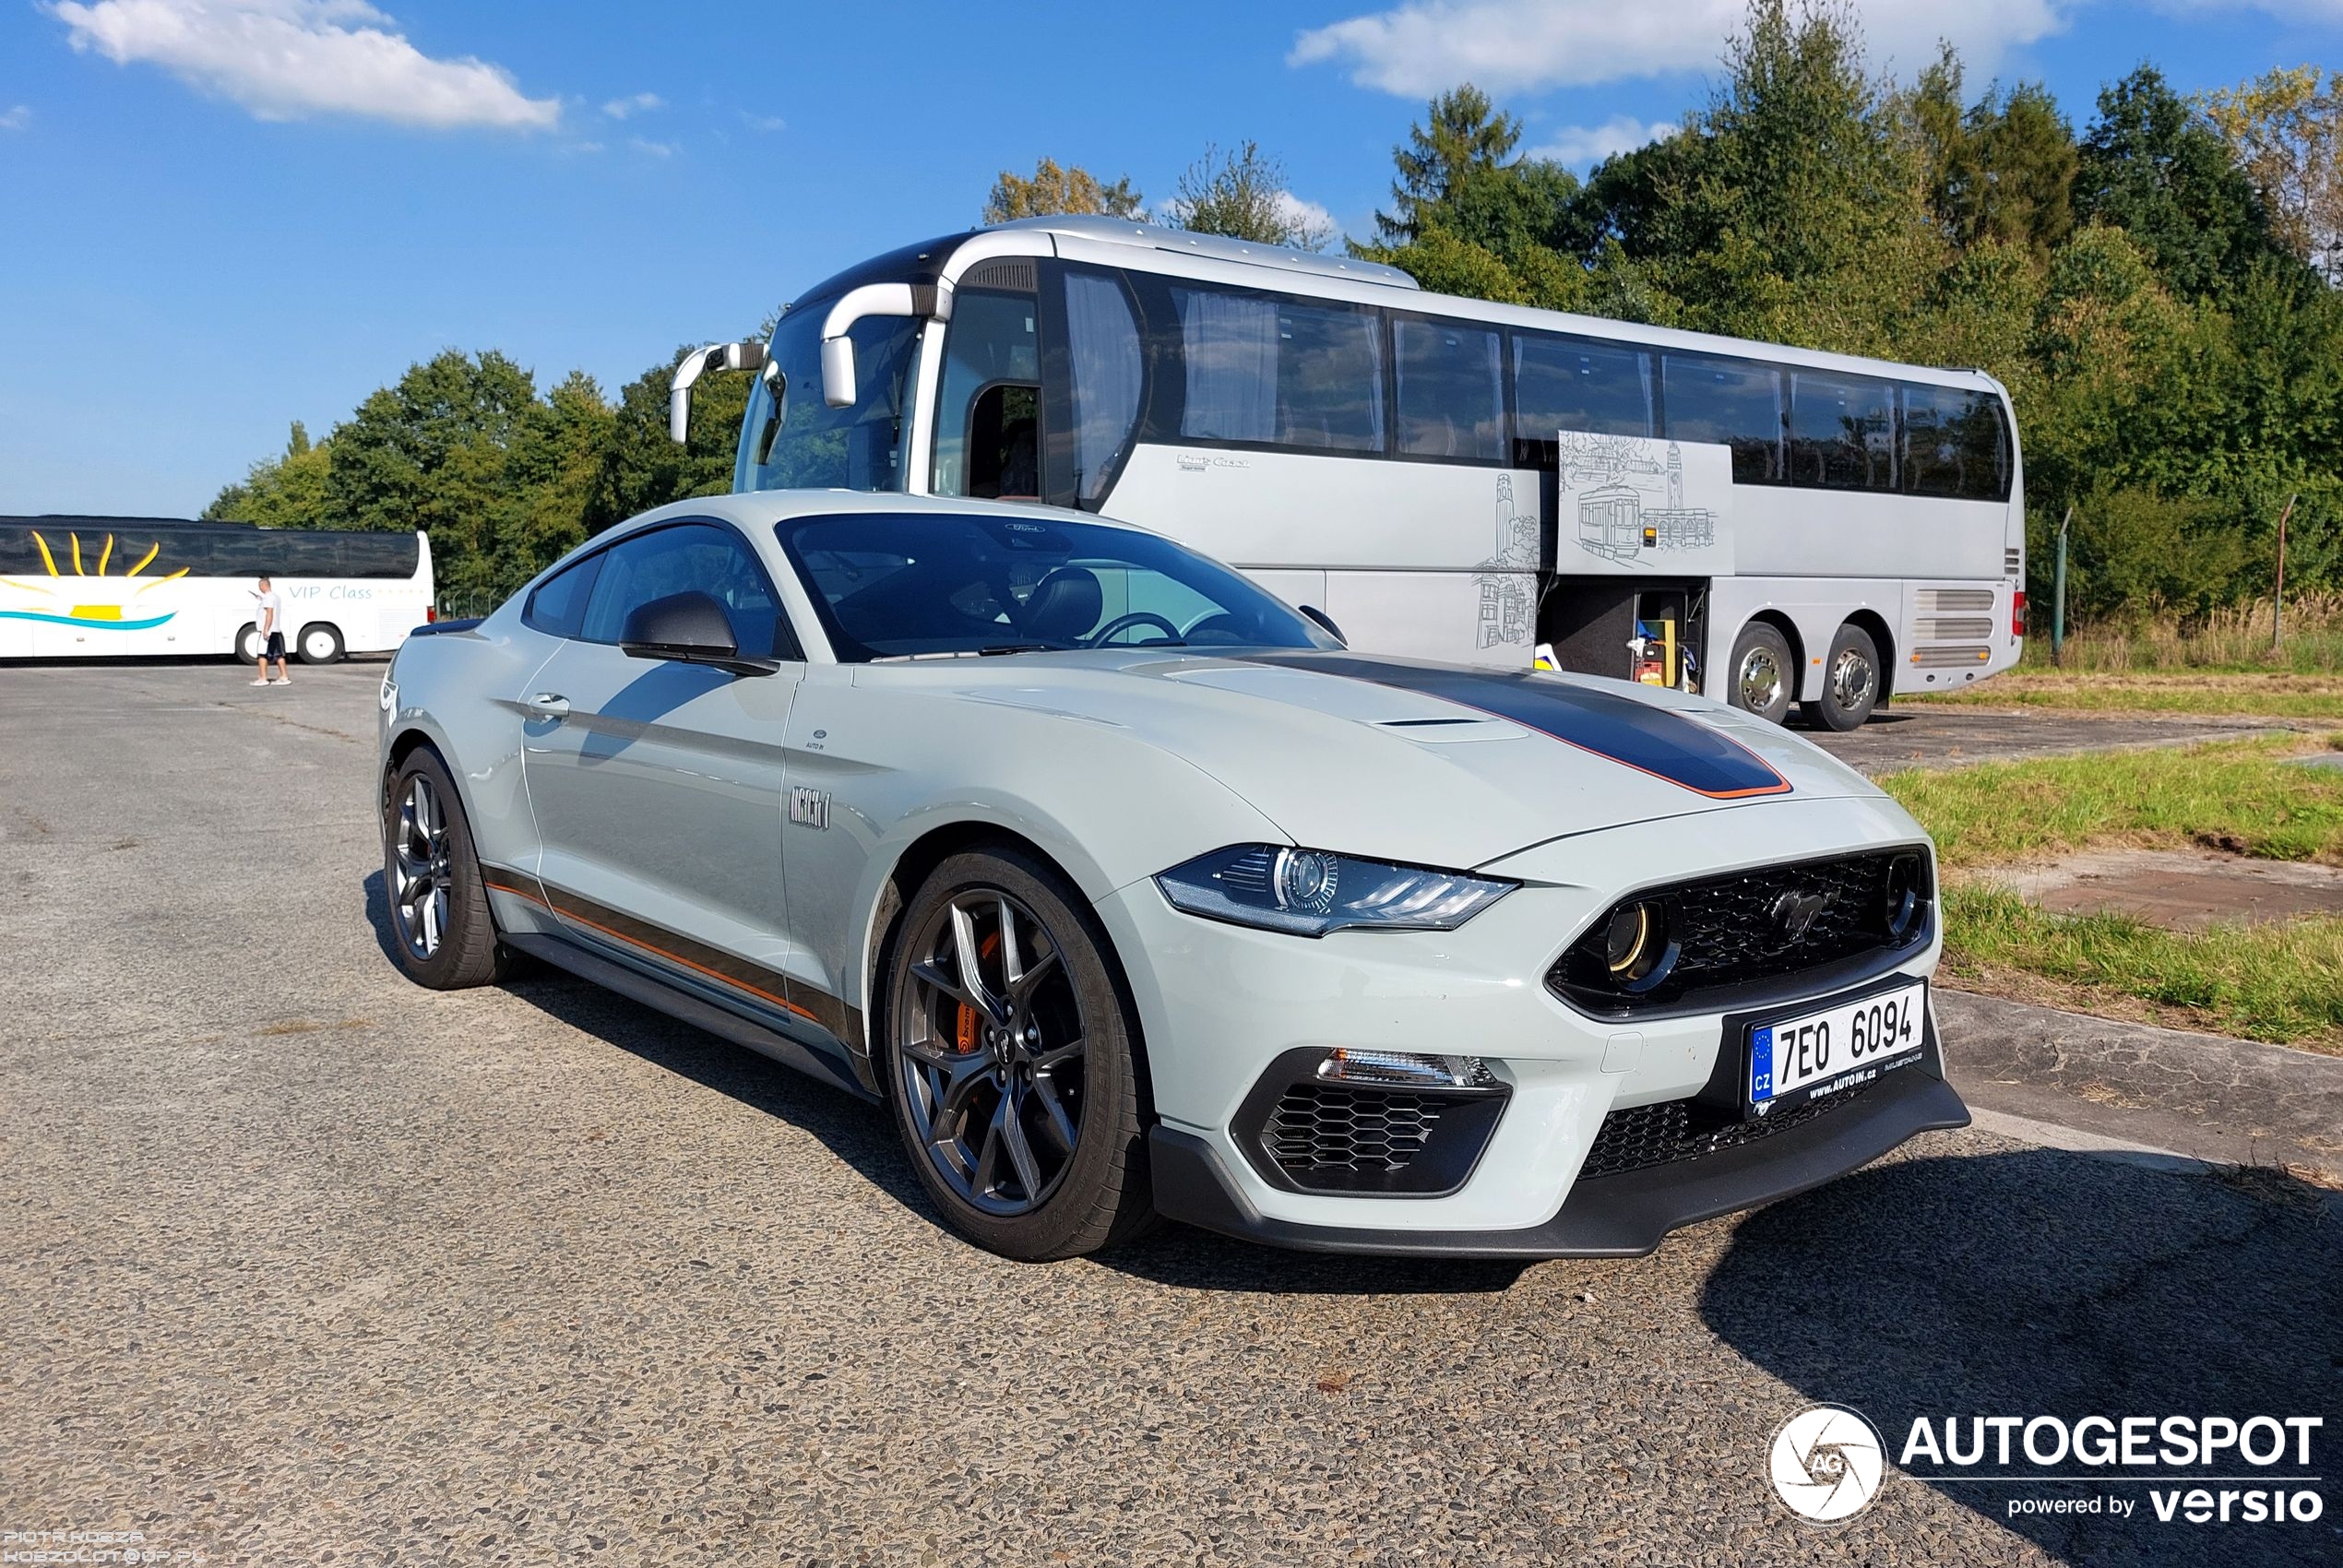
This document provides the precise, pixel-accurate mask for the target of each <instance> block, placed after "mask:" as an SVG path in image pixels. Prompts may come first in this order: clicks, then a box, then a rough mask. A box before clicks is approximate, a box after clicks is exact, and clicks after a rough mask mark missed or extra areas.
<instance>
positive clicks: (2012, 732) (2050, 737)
mask: <svg viewBox="0 0 2343 1568" xmlns="http://www.w3.org/2000/svg"><path fill="white" fill-rule="evenodd" d="M1798 724H1800V725H1802V724H1803V720H1799V721H1798ZM2296 727H2297V726H2296V724H2295V723H2294V722H2291V721H2289V720H2287V719H2255V718H2242V717H2235V716H2229V715H2221V714H2201V713H2075V712H2070V711H2064V710H2062V709H2058V708H2047V707H2011V708H1987V707H1935V706H1932V705H1930V704H1928V703H1905V704H1902V705H1900V706H1897V707H1889V708H1888V709H1887V710H1886V711H1885V712H1884V713H1879V714H1875V715H1873V718H1872V720H1871V722H1870V723H1868V724H1866V725H1864V726H1863V727H1862V728H1861V729H1860V730H1856V731H1849V733H1847V734H1844V735H1838V734H1833V733H1832V732H1831V731H1827V730H1813V729H1803V728H1801V729H1800V731H1799V732H1800V733H1801V734H1802V735H1804V736H1805V737H1806V739H1808V740H1810V741H1813V742H1815V743H1816V744H1817V745H1820V746H1822V747H1824V748H1826V750H1828V751H1830V752H1833V753H1835V754H1837V755H1838V758H1839V760H1840V761H1842V762H1844V763H1846V764H1847V765H1848V766H1850V767H1854V768H1858V769H1860V770H1861V771H1862V772H1864V773H1868V774H1871V775H1873V777H1877V776H1878V775H1880V774H1883V773H1894V772H1896V771H1897V770H1898V769H1900V768H1907V767H1941V766H1957V765H1960V764H1963V763H1972V762H2019V761H2023V760H2025V759H2026V758H2028V757H2038V756H2073V755H2075V754H2078V753H2081V752H2104V751H2128V750H2134V749H2137V748H2145V747H2153V746H2186V745H2194V744H2195V743H2196V742H2199V741H2241V740H2247V739H2250V738H2252V737H2253V736H2255V735H2271V734H2278V733H2279V732H2281V731H2286V730H2289V729H2292V728H2296Z"/></svg>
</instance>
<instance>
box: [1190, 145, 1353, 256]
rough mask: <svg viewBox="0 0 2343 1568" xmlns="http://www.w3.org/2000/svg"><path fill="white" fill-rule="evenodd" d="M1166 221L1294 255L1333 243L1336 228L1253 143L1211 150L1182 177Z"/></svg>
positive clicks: (1281, 166) (1275, 160) (1281, 164)
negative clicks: (1285, 247) (1280, 248)
mask: <svg viewBox="0 0 2343 1568" xmlns="http://www.w3.org/2000/svg"><path fill="white" fill-rule="evenodd" d="M1163 220H1164V222H1165V223H1167V224H1168V225H1170V226H1171V227H1172V228H1174V229H1185V230H1188V231H1190V232H1194V233H1198V234H1225V235H1227V236H1228V237H1229V238H1231V239H1232V240H1251V241H1253V242H1255V244H1265V245H1290V246H1292V247H1294V248H1295V249H1296V250H1305V251H1314V250H1323V249H1325V248H1326V244H1327V243H1328V242H1330V241H1331V240H1332V239H1333V238H1334V225H1333V224H1332V223H1329V222H1327V221H1326V219H1325V218H1324V217H1323V216H1321V215H1320V214H1319V213H1317V212H1316V211H1315V210H1314V208H1309V207H1307V206H1305V205H1303V204H1302V202H1301V201H1300V200H1299V199H1297V198H1296V197H1295V196H1294V195H1293V193H1292V191H1290V190H1289V189H1288V188H1287V186H1286V178H1285V164H1284V162H1283V161H1282V160H1279V159H1278V158H1275V157H1273V156H1271V155H1270V154H1268V153H1265V152H1263V151H1262V150H1261V144H1260V143H1259V142H1255V141H1248V142H1246V143H1244V144H1243V146H1241V147H1239V148H1237V149H1236V150H1235V151H1233V152H1227V153H1224V152H1222V151H1221V150H1220V149H1219V148H1218V147H1217V146H1214V147H1207V148H1205V149H1204V156H1203V157H1202V158H1199V159H1197V160H1195V162H1194V163H1192V164H1190V165H1188V167H1187V170H1186V172H1183V173H1182V174H1181V176H1180V182H1179V184H1178V185H1177V186H1176V187H1175V189H1174V193H1173V196H1172V198H1171V203H1170V205H1169V206H1168V207H1167V208H1166V209H1165V211H1164V214H1163Z"/></svg>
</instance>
